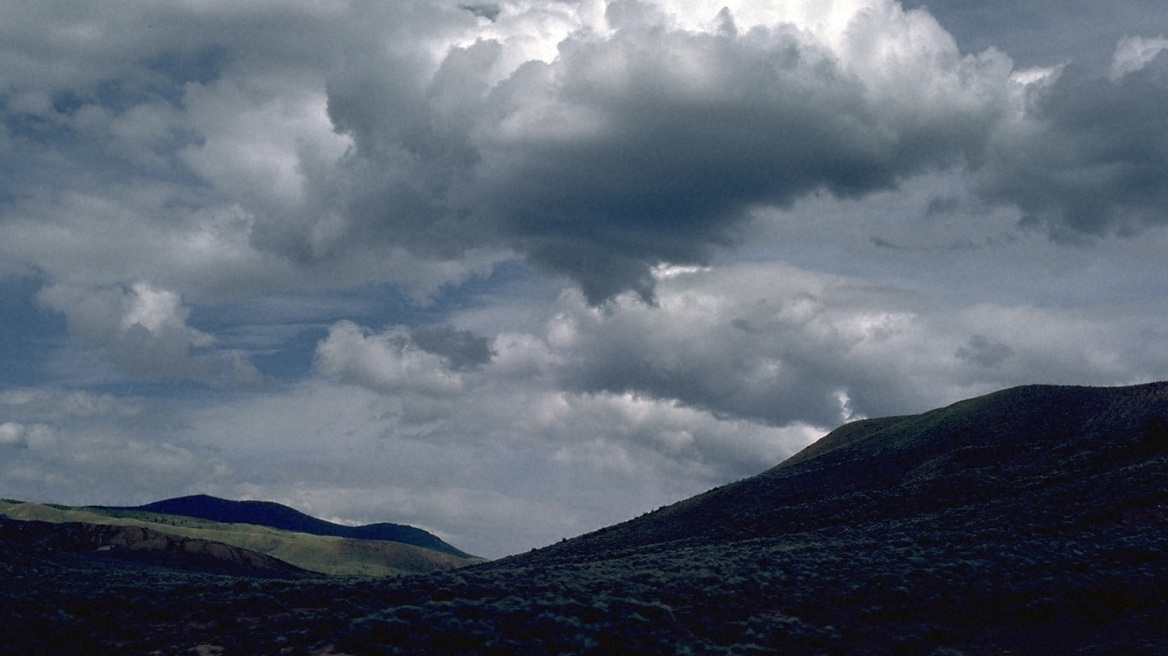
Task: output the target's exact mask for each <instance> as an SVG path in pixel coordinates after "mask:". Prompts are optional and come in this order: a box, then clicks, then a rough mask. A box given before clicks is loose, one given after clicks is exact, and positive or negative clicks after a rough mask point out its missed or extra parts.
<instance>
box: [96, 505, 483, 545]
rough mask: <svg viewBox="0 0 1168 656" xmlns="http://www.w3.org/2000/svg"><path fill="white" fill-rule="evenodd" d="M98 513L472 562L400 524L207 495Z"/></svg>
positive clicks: (431, 536) (435, 539)
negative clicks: (194, 520)
mask: <svg viewBox="0 0 1168 656" xmlns="http://www.w3.org/2000/svg"><path fill="white" fill-rule="evenodd" d="M98 508H100V509H101V510H105V511H113V512H115V513H118V512H127V511H143V512H151V513H159V514H165V515H181V516H183V517H198V518H200V519H209V520H212V521H216V522H224V523H228V524H253V525H256V526H267V527H270V528H278V529H281V530H285V531H296V532H297V533H308V534H311V535H326V536H334V537H341V538H352V539H355V540H382V541H388V542H400V543H402V544H409V545H413V546H415V547H422V548H424V549H431V550H434V551H438V552H441V553H445V554H449V555H451V556H456V557H458V558H473V556H471V555H470V554H468V553H466V552H463V551H461V550H459V549H456V548H454V547H452V546H450V545H449V544H447V543H446V542H444V541H442V540H441V539H440V538H439V537H438V536H436V535H434V534H432V533H429V532H427V531H424V530H422V529H420V528H415V527H413V526H405V525H402V524H390V523H379V524H366V525H364V526H344V525H341V524H334V523H332V522H327V521H325V520H323V519H317V518H316V517H312V516H310V515H306V514H304V513H302V512H300V511H299V510H296V509H294V508H289V507H288V506H284V505H281V504H278V503H273V502H271V501H232V500H228V499H220V498H218V497H213V496H209V495H206V494H197V495H192V496H186V497H178V498H175V499H166V500H164V501H155V502H154V503H148V504H146V505H143V506H132V507H113V506H99V507H98Z"/></svg>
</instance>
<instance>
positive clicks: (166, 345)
mask: <svg viewBox="0 0 1168 656" xmlns="http://www.w3.org/2000/svg"><path fill="white" fill-rule="evenodd" d="M38 299H39V301H40V302H41V303H42V304H43V305H44V306H45V307H48V308H50V309H53V310H56V311H58V312H61V313H63V314H64V315H65V318H66V320H67V321H68V325H69V331H70V333H72V334H73V335H75V336H76V337H78V338H79V339H80V340H81V341H82V342H83V343H84V344H87V345H89V346H92V347H97V348H100V349H101V350H102V352H103V353H104V355H105V357H106V358H107V359H108V360H109V361H110V362H111V363H113V364H114V365H115V366H117V367H118V368H120V369H122V370H123V371H125V372H127V373H129V374H131V375H134V376H139V377H142V378H146V379H155V380H182V379H189V380H195V381H199V382H203V383H209V384H214V385H227V386H236V387H257V386H261V385H264V384H265V379H264V376H263V375H262V374H261V373H260V372H259V371H258V370H257V369H256V368H255V366H254V365H253V364H252V363H251V362H250V361H248V359H247V358H246V356H245V355H244V354H242V353H241V352H239V351H236V350H222V349H215V348H214V347H215V344H216V342H215V338H214V337H213V336H211V335H209V334H207V333H204V332H202V331H200V330H197V329H195V328H192V327H191V326H189V325H187V323H186V321H187V315H188V309H187V308H186V307H185V306H184V305H183V304H182V302H181V299H180V298H179V296H178V294H176V293H175V292H172V291H169V290H163V289H156V288H154V287H152V286H151V285H149V284H146V283H136V284H134V285H133V286H132V287H130V288H129V289H125V288H121V287H111V288H105V289H101V290H98V291H92V290H88V289H84V288H82V289H77V288H73V287H69V286H65V285H57V286H53V287H47V288H45V289H43V290H42V291H41V293H40V294H39V296H38Z"/></svg>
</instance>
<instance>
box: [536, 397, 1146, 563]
mask: <svg viewBox="0 0 1168 656" xmlns="http://www.w3.org/2000/svg"><path fill="white" fill-rule="evenodd" d="M1165 456H1168V383H1154V384H1149V385H1140V386H1134V387H1126V388H1087V387H1053V386H1030V387H1020V388H1014V389H1009V390H1004V391H1001V392H997V393H994V394H989V395H987V396H983V397H978V398H975V399H970V400H967V401H962V402H959V403H956V404H954V405H951V406H948V407H946V408H941V409H938V410H933V411H931V412H926V413H923V414H920V415H913V416H906V417H892V418H885V419H876V420H864V421H859V422H855V423H852V424H848V425H846V426H843V427H842V428H840V429H838V430H836V431H834V432H832V433H831V434H829V435H827V436H826V437H824V438H823V439H821V440H819V441H818V442H816V443H815V444H812V445H811V446H809V447H807V448H806V449H805V450H804V451H802V452H800V453H799V454H796V455H795V456H794V457H792V458H790V459H789V460H787V461H785V462H783V463H781V464H780V465H778V466H776V467H774V468H773V469H770V470H768V471H767V472H764V473H763V474H761V475H759V476H756V477H753V478H750V479H746V480H743V481H739V482H737V483H733V484H730V485H726V486H723V487H721V488H717V489H714V490H711V491H709V492H707V493H705V494H702V495H700V496H697V497H694V498H692V499H688V500H686V501H682V502H680V503H678V504H675V505H673V506H669V507H667V508H664V509H661V510H659V511H657V512H655V513H651V514H650V515H647V516H645V517H642V518H639V519H637V520H634V521H631V522H627V523H625V524H620V525H617V526H614V527H609V528H606V529H602V530H600V531H598V532H595V533H592V534H589V535H585V536H582V537H581V538H578V539H576V540H572V541H569V542H567V543H564V544H561V545H553V546H551V547H549V548H547V549H545V550H543V551H541V552H539V554H538V556H537V557H538V558H540V559H544V558H557V559H558V558H568V559H576V558H586V559H591V558H597V557H604V556H605V555H606V554H613V553H624V552H629V551H634V550H638V549H643V548H645V547H648V546H650V545H658V544H662V543H670V542H674V541H680V542H683V543H685V544H709V543H713V542H722V541H725V540H733V539H751V538H772V537H781V536H783V535H785V534H789V533H795V532H799V531H805V530H815V529H822V528H828V527H832V526H848V527H852V528H855V527H857V526H862V525H863V524H864V523H867V522H877V521H889V520H897V519H908V518H912V517H916V516H920V515H922V514H926V513H942V512H943V513H945V515H946V516H947V517H950V518H953V519H956V518H957V517H958V516H962V517H966V516H968V517H970V518H981V517H984V518H986V519H987V521H988V518H989V517H990V516H994V517H996V521H998V522H1009V523H1011V524H1013V525H1019V526H1021V525H1024V524H1027V523H1039V524H1041V523H1044V522H1056V521H1057V522H1066V521H1072V520H1074V521H1096V520H1098V521H1104V522H1106V521H1110V520H1113V519H1115V518H1116V517H1119V516H1123V515H1124V514H1125V513H1129V514H1130V513H1136V514H1140V513H1147V512H1154V509H1155V508H1157V507H1158V504H1162V503H1164V502H1168V488H1166V487H1165V486H1166V485H1168V481H1166V480H1165V474H1166V472H1165V467H1164V463H1165Z"/></svg>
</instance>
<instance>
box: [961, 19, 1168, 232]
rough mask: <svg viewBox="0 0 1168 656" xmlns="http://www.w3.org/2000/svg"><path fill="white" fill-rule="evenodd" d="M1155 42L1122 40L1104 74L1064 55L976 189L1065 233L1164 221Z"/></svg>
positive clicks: (1161, 81)
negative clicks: (1112, 65) (1110, 67)
mask: <svg viewBox="0 0 1168 656" xmlns="http://www.w3.org/2000/svg"><path fill="white" fill-rule="evenodd" d="M1155 43H1157V42H1153V41H1146V40H1142V39H1140V40H1135V39H1127V40H1125V41H1123V42H1121V44H1120V46H1119V48H1118V49H1117V52H1116V60H1115V61H1116V66H1117V68H1116V69H1113V75H1112V78H1111V79H1108V78H1107V77H1103V76H1095V75H1092V74H1090V73H1089V72H1087V71H1085V70H1083V69H1082V68H1079V67H1076V66H1073V65H1072V66H1067V67H1065V68H1063V69H1061V70H1060V71H1059V72H1057V73H1056V74H1054V75H1051V76H1050V77H1048V78H1047V79H1046V80H1045V81H1044V82H1042V83H1041V84H1038V85H1035V88H1034V93H1033V97H1032V99H1031V101H1030V104H1029V111H1028V112H1027V113H1026V115H1025V117H1024V118H1023V119H1022V120H1021V121H1019V122H1018V123H1017V124H1014V125H1013V126H1012V127H1011V129H1009V130H1006V131H1004V132H1003V133H1002V135H1001V139H1000V140H999V142H998V144H997V145H996V146H995V148H994V151H993V152H994V155H993V157H992V158H990V162H989V164H988V165H987V167H986V169H985V171H984V174H985V177H984V180H983V184H982V187H981V192H982V193H983V194H985V195H986V197H988V198H992V199H998V200H1003V201H1006V202H1010V203H1013V204H1016V205H1017V206H1018V207H1019V208H1021V209H1022V210H1023V211H1024V212H1025V219H1024V220H1025V222H1026V223H1027V224H1029V225H1034V226H1039V227H1041V228H1043V229H1045V230H1047V231H1048V232H1049V233H1050V234H1052V235H1053V236H1054V237H1056V238H1059V239H1063V240H1068V241H1077V240H1082V239H1090V238H1093V237H1098V236H1101V235H1107V234H1113V233H1120V234H1132V233H1134V232H1140V231H1143V230H1144V229H1145V228H1147V227H1148V226H1152V225H1164V224H1166V223H1168V212H1166V211H1165V207H1168V182H1165V181H1166V180H1168V136H1166V135H1168V118H1165V116H1164V114H1163V112H1160V111H1158V109H1157V108H1158V107H1161V106H1163V105H1164V104H1165V103H1166V102H1168V57H1165V56H1163V55H1161V54H1159V53H1160V51H1161V49H1162V48H1160V47H1159V46H1158V45H1155Z"/></svg>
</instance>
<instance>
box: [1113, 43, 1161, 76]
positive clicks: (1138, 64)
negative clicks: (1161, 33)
mask: <svg viewBox="0 0 1168 656" xmlns="http://www.w3.org/2000/svg"><path fill="white" fill-rule="evenodd" d="M1164 50H1168V39H1165V38H1164V37H1159V38H1146V37H1142V36H1125V37H1124V38H1122V39H1120V40H1119V43H1118V44H1116V46H1115V55H1114V56H1113V57H1112V60H1111V80H1112V81H1115V80H1118V79H1119V78H1121V77H1123V76H1125V75H1128V74H1130V73H1134V72H1136V71H1138V70H1140V69H1141V68H1144V67H1145V66H1147V65H1148V64H1150V63H1151V62H1152V60H1153V59H1155V58H1156V57H1157V55H1159V54H1160V53H1161V52H1163V51H1164Z"/></svg>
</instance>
